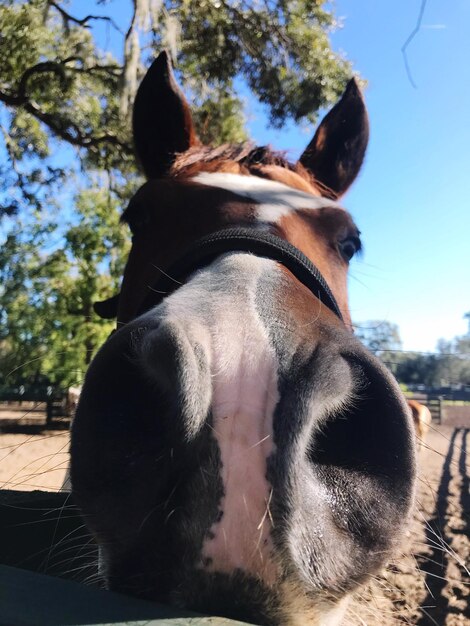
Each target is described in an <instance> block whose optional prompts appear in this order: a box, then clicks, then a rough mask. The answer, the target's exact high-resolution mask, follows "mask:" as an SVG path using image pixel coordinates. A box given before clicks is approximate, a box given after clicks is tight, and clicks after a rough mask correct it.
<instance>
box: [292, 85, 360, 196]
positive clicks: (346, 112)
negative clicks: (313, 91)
mask: <svg viewBox="0 0 470 626" xmlns="http://www.w3.org/2000/svg"><path fill="white" fill-rule="evenodd" d="M368 141H369V121H368V117H367V111H366V107H365V104H364V100H363V98H362V94H361V91H360V89H359V85H358V84H357V82H356V80H355V79H354V78H353V79H352V80H350V81H349V83H348V86H347V87H346V91H345V92H344V94H343V96H342V98H341V100H340V101H339V102H338V103H337V104H336V105H335V106H334V107H333V108H332V109H331V111H330V112H329V113H328V115H327V116H326V117H325V118H324V120H323V121H322V123H321V124H320V126H319V127H318V129H317V132H316V133H315V136H314V138H313V139H312V141H311V142H310V143H309V145H308V146H307V148H306V150H305V152H304V153H303V154H302V156H301V157H300V163H301V164H302V165H303V166H304V167H305V168H306V169H308V170H309V171H310V172H311V173H312V174H313V175H314V176H315V178H316V180H318V181H319V182H320V183H322V184H323V185H325V186H326V187H327V188H328V190H331V192H332V193H330V194H328V192H326V193H327V195H330V196H332V197H334V198H338V197H339V196H341V195H343V193H344V192H345V191H346V190H347V189H348V187H349V186H350V185H351V183H352V182H353V181H354V179H355V178H356V176H357V174H358V173H359V170H360V169H361V165H362V161H363V160H364V155H365V152H366V148H367V143H368Z"/></svg>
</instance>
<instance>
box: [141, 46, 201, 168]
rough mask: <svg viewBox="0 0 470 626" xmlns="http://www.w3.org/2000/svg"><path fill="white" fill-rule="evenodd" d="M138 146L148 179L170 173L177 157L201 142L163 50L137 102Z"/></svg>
mask: <svg viewBox="0 0 470 626" xmlns="http://www.w3.org/2000/svg"><path fill="white" fill-rule="evenodd" d="M132 124H133V132H134V144H135V150H136V153H137V157H138V159H139V161H140V163H141V164H142V167H143V169H144V172H145V175H146V176H147V178H161V177H163V176H165V175H166V174H168V171H169V169H170V167H171V166H172V164H173V162H174V160H175V155H176V154H177V153H178V152H185V151H186V150H187V149H188V148H189V147H190V146H192V145H193V144H195V143H197V137H196V133H195V130H194V125H193V121H192V118H191V112H190V110H189V106H188V103H187V102H186V100H185V98H184V96H183V93H182V92H181V90H180V89H179V87H178V85H177V84H176V81H175V78H174V76H173V69H172V66H171V61H170V58H169V56H168V53H167V52H166V51H163V52H161V53H160V54H159V56H158V57H157V58H156V59H155V61H154V62H153V63H152V65H151V66H150V68H149V70H148V72H147V74H146V75H145V76H144V79H143V81H142V83H141V84H140V87H139V89H138V90H137V95H136V98H135V102H134V112H133V119H132Z"/></svg>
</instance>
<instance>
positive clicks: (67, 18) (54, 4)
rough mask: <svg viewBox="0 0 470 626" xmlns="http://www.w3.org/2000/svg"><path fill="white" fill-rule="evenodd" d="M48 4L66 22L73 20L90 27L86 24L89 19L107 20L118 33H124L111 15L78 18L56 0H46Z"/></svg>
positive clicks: (75, 22)
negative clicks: (55, 0)
mask: <svg viewBox="0 0 470 626" xmlns="http://www.w3.org/2000/svg"><path fill="white" fill-rule="evenodd" d="M48 4H49V6H51V7H54V9H56V10H57V11H58V12H59V13H60V14H61V16H62V19H63V20H64V22H66V23H68V22H73V23H74V24H78V25H79V26H83V27H84V28H90V26H89V24H88V22H89V21H90V20H104V21H106V22H109V23H110V24H111V25H112V26H113V27H114V28H115V29H116V30H117V31H118V33H120V34H121V35H124V33H123V32H122V30H121V29H120V28H119V26H118V25H117V24H116V22H115V21H114V20H113V19H112V18H111V17H108V16H107V15H87V16H86V17H83V18H82V19H79V18H77V17H73V15H70V13H68V12H67V11H66V10H65V9H63V8H62V7H61V6H60V4H58V3H57V2H54V0H48Z"/></svg>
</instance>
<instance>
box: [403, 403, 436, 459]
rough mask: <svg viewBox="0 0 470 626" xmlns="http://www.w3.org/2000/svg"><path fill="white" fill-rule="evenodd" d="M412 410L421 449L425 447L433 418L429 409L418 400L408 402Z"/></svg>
mask: <svg viewBox="0 0 470 626" xmlns="http://www.w3.org/2000/svg"><path fill="white" fill-rule="evenodd" d="M407 402H408V406H409V408H410V410H411V416H412V418H413V424H414V427H415V432H416V437H417V439H418V445H419V449H421V446H423V444H424V441H425V439H426V435H427V434H428V432H429V428H430V427H431V422H432V416H431V411H430V410H429V409H428V407H427V406H426V405H424V404H421V402H418V401H417V400H407Z"/></svg>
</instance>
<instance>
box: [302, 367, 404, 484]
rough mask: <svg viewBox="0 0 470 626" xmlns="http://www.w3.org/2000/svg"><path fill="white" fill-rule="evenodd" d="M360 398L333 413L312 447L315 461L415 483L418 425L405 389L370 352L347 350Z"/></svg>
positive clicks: (393, 482)
mask: <svg viewBox="0 0 470 626" xmlns="http://www.w3.org/2000/svg"><path fill="white" fill-rule="evenodd" d="M344 358H345V360H346V361H347V362H348V363H349V365H350V367H351V369H352V372H353V376H354V378H355V380H356V385H355V387H356V389H355V392H354V397H353V398H352V400H350V402H349V403H348V404H347V405H346V406H345V407H343V408H340V409H339V410H338V411H337V412H336V413H333V414H332V415H331V416H330V418H329V419H328V420H327V421H326V422H325V423H324V426H323V427H322V428H321V430H320V431H318V432H317V433H315V435H314V440H313V442H312V446H311V452H310V458H311V461H312V462H313V463H315V464H319V465H331V466H337V467H343V468H344V469H347V470H351V471H364V472H367V473H369V474H374V475H377V476H381V477H382V478H384V479H385V478H388V479H389V481H390V484H395V483H397V482H398V483H403V484H409V483H410V481H411V480H412V477H413V474H414V438H413V433H412V425H411V423H410V419H409V416H408V411H407V409H406V405H405V402H404V399H403V398H402V395H401V392H400V390H399V389H398V387H397V385H396V383H395V382H394V381H393V379H392V377H391V375H390V374H388V373H387V372H384V371H383V370H384V368H383V366H381V365H380V364H378V363H375V362H374V359H373V357H370V356H369V355H366V356H365V355H364V356H363V355H361V357H358V356H357V355H346V356H344Z"/></svg>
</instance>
